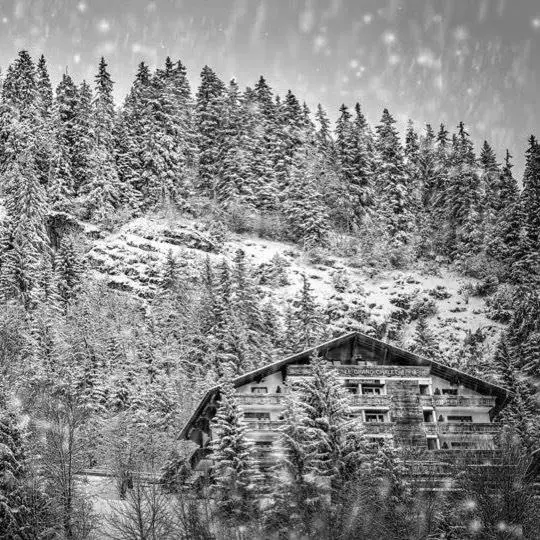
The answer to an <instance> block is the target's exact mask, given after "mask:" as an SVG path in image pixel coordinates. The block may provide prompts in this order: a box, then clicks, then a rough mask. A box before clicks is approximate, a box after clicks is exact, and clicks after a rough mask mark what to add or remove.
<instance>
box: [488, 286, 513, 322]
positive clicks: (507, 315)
mask: <svg viewBox="0 0 540 540" xmlns="http://www.w3.org/2000/svg"><path fill="white" fill-rule="evenodd" d="M514 298H515V288H514V287H513V286H512V285H506V284H504V285H501V286H500V287H499V288H498V289H497V290H496V291H495V293H494V294H493V295H492V296H490V297H489V298H486V315H487V316H488V317H489V318H490V319H492V320H494V321H498V322H501V323H507V322H509V321H510V319H511V318H512V314H513V311H514Z"/></svg>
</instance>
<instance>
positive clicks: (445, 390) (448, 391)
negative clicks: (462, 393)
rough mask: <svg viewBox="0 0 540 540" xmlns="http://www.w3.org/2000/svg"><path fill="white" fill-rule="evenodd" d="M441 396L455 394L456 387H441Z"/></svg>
mask: <svg viewBox="0 0 540 540" xmlns="http://www.w3.org/2000/svg"><path fill="white" fill-rule="evenodd" d="M442 393H443V396H457V388H443V389H442Z"/></svg>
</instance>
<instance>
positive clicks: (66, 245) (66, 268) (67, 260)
mask: <svg viewBox="0 0 540 540" xmlns="http://www.w3.org/2000/svg"><path fill="white" fill-rule="evenodd" d="M54 271H55V275H56V285H57V288H58V294H59V296H60V298H61V299H62V302H63V303H64V306H65V307H66V308H67V305H68V304H69V303H70V302H72V301H73V300H74V299H75V297H76V296H77V294H78V292H79V290H80V288H81V284H82V283H81V282H82V277H83V264H82V261H81V260H80V256H79V254H78V253H77V249H76V247H75V244H74V242H73V239H71V238H65V239H62V241H61V243H60V247H59V249H58V251H57V252H56V255H55V264H54Z"/></svg>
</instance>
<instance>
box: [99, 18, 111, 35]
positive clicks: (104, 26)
mask: <svg viewBox="0 0 540 540" xmlns="http://www.w3.org/2000/svg"><path fill="white" fill-rule="evenodd" d="M110 29H111V24H110V23H109V21H108V20H107V19H101V21H99V24H98V30H99V31H100V32H102V33H104V34H105V33H106V32H108V31H109V30H110Z"/></svg>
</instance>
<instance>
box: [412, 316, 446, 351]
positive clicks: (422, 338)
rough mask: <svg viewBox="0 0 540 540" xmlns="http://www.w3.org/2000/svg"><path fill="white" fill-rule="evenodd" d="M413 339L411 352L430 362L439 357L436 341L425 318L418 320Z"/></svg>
mask: <svg viewBox="0 0 540 540" xmlns="http://www.w3.org/2000/svg"><path fill="white" fill-rule="evenodd" d="M413 339H414V341H413V344H412V346H411V351H412V352H415V353H417V354H419V355H420V356H423V357H424V358H429V359H431V360H435V359H436V358H437V357H438V356H439V355H440V350H439V345H438V342H437V339H436V338H435V336H434V334H433V333H432V331H431V329H430V328H429V325H428V323H427V320H426V318H425V317H421V318H420V319H418V322H417V323H416V329H415V333H414V338H413Z"/></svg>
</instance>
